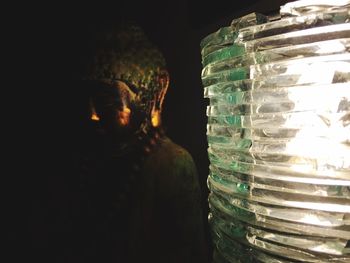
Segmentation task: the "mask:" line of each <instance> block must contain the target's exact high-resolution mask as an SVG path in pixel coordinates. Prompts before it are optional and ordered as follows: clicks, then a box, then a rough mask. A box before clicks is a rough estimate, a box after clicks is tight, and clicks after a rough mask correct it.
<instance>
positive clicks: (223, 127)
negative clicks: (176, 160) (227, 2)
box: [201, 0, 350, 263]
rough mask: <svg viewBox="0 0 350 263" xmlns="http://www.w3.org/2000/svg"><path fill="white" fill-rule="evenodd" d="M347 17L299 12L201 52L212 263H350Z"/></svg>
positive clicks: (342, 12)
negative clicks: (206, 120)
mask: <svg viewBox="0 0 350 263" xmlns="http://www.w3.org/2000/svg"><path fill="white" fill-rule="evenodd" d="M349 16H350V2H349V1H348V0H335V1H330V0H314V1H311V0H302V1H296V2H291V3H288V4H286V5H284V6H282V7H281V12H280V17H279V19H277V16H276V17H274V18H266V17H264V16H262V15H259V17H260V18H261V20H259V19H257V18H258V16H257V15H256V14H250V15H248V16H245V17H243V18H238V19H235V20H234V21H233V22H232V25H231V27H227V28H225V30H226V32H225V33H224V34H221V35H220V33H219V32H221V33H223V32H224V30H223V31H220V30H219V31H218V32H216V33H214V34H211V35H209V36H208V37H207V38H206V39H204V40H203V41H202V43H201V44H202V45H201V48H202V64H203V70H202V83H203V86H204V97H206V98H209V103H210V104H209V105H208V106H207V116H208V124H207V139H208V156H209V160H210V169H209V170H210V171H209V176H208V180H207V184H208V188H209V190H210V195H209V205H210V213H209V217H208V218H209V223H210V226H211V231H212V241H213V244H214V256H213V262H268V263H271V262H272V263H277V262H278V263H287V262H315V263H316V262H317V263H319V262H333V263H334V262H339V263H340V262H341V263H345V262H350V53H349V51H350V23H349V22H350V20H349ZM264 19H265V21H264ZM269 20H270V21H271V22H269ZM272 20H273V21H272ZM262 21H264V22H262ZM228 28H229V30H228V31H227V29H228ZM223 36H225V37H223ZM228 38H229V39H230V40H229V41H226V40H224V39H228ZM225 41H226V42H225ZM222 43H223V44H222Z"/></svg>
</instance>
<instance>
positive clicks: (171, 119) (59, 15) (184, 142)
mask: <svg viewBox="0 0 350 263" xmlns="http://www.w3.org/2000/svg"><path fill="white" fill-rule="evenodd" d="M286 2H288V1H282V0H270V1H269V0H245V1H233V0H230V1H227V0H215V1H189V0H187V1H186V0H177V1H175V0H174V1H158V0H151V1H126V0H119V1H115V2H114V3H112V4H111V3H109V4H103V3H102V2H101V3H98V4H97V3H88V1H86V2H84V3H81V4H75V5H73V4H70V5H67V4H63V3H52V4H50V5H47V6H38V8H37V9H36V10H33V7H32V9H31V11H30V12H29V11H28V12H27V14H29V17H30V18H28V20H27V19H26V18H27V17H28V16H26V17H25V18H24V19H23V22H21V23H22V25H23V28H22V29H24V30H22V31H21V32H23V33H21V34H22V35H21V37H20V40H21V42H19V45H20V46H21V48H22V49H23V47H24V51H25V52H26V53H30V54H31V55H32V56H31V59H30V60H29V64H28V65H27V67H26V70H28V72H29V70H30V74H29V75H31V76H34V82H33V84H32V86H30V93H31V95H32V97H35V98H33V99H32V100H31V101H30V109H27V110H28V113H29V114H30V116H39V117H36V118H31V119H30V120H29V121H28V123H25V124H24V123H23V124H22V123H21V125H20V126H22V128H23V127H25V128H26V129H28V132H27V135H30V136H28V137H29V138H27V139H26V140H27V141H29V142H30V146H28V147H25V148H26V149H25V150H24V151H22V155H26V156H25V159H27V161H26V162H25V163H26V164H28V166H26V168H25V169H26V171H29V170H28V168H29V167H32V168H33V171H34V172H32V173H31V175H30V176H28V177H27V176H25V178H24V179H23V182H24V184H27V185H26V186H25V187H23V189H22V188H17V187H15V191H11V192H12V194H11V197H10V199H11V201H12V202H9V205H8V206H9V208H10V210H9V214H10V215H11V217H10V218H11V219H10V224H8V226H9V227H8V233H9V234H8V241H9V244H10V245H11V244H15V243H17V242H19V243H20V244H21V245H23V246H24V247H26V248H27V250H23V251H27V252H28V254H27V255H26V256H29V255H33V256H34V257H35V258H36V259H40V258H41V257H43V255H44V254H45V253H46V252H45V251H46V249H47V248H48V246H49V244H48V243H49V242H51V241H48V240H49V239H50V238H49V236H50V231H51V230H52V229H51V230H50V227H52V225H51V223H50V222H53V221H55V216H56V215H58V214H59V211H58V212H57V213H55V212H52V203H51V202H52V198H55V196H56V197H57V196H61V193H60V189H62V188H61V187H62V185H63V184H65V182H64V181H65V180H66V179H67V178H64V177H65V176H67V174H69V173H66V170H65V169H68V167H67V162H66V161H67V158H68V157H67V156H69V155H70V154H71V153H70V152H69V151H70V147H69V146H70V143H72V142H71V141H70V138H71V137H72V136H70V134H74V133H77V132H78V131H79V123H77V122H75V120H76V119H75V117H74V116H75V115H74V114H78V111H77V109H78V108H79V107H78V106H79V102H78V101H79V92H77V91H75V90H72V85H68V84H67V83H70V82H71V81H72V79H73V78H74V75H75V74H76V73H77V72H78V71H79V68H80V67H81V63H82V61H84V56H85V55H86V52H87V51H88V47H87V45H86V43H87V41H88V32H89V30H90V29H91V28H92V27H95V26H101V25H102V26H103V25H104V24H108V23H113V21H117V20H119V19H120V18H124V19H133V20H135V21H136V22H138V24H139V25H140V26H141V27H143V29H144V30H145V32H146V34H147V35H148V37H149V38H150V40H151V41H152V42H153V43H154V44H155V45H156V46H158V47H159V49H160V50H161V51H162V52H163V54H164V57H165V59H166V62H167V67H168V71H169V74H170V87H169V90H168V93H167V96H166V98H165V102H164V112H163V124H164V126H165V129H166V133H167V135H168V136H169V137H170V138H171V139H172V140H173V141H174V142H175V143H177V144H179V145H181V146H183V147H184V148H185V149H187V150H188V151H189V152H190V154H191V155H192V157H193V159H194V161H195V163H196V166H197V169H198V173H199V180H200V185H201V188H202V197H203V207H204V213H205V215H207V213H208V210H207V209H208V207H207V195H208V190H207V186H206V178H207V175H208V166H209V161H208V157H207V152H206V150H207V141H206V121H207V119H206V113H205V111H206V106H207V104H208V101H207V100H206V99H204V98H203V87H202V85H201V79H200V77H201V69H202V65H201V55H200V41H201V40H202V39H203V38H204V37H205V36H207V35H208V34H210V33H212V32H214V31H216V30H218V29H219V28H221V27H224V26H228V25H229V24H230V22H231V20H232V19H234V18H237V17H240V16H243V15H245V14H248V13H250V12H253V11H255V12H260V13H263V14H269V13H271V12H275V11H278V9H279V6H280V5H282V4H284V3H286ZM34 9H35V8H34ZM42 10H45V11H42ZM24 12H26V11H25V10H24ZM19 16H20V15H18V16H17V17H19ZM29 21H31V23H30V26H28V25H27V27H24V26H25V25H26V23H27V22H29ZM21 27H22V26H21ZM12 34H14V35H15V34H16V33H12ZM23 43H25V45H22V44H23ZM27 62H28V61H27ZM17 67H18V65H17ZM39 87H40V88H39ZM28 88H29V87H28ZM23 94H25V92H24V93H23ZM23 97H25V95H23ZM72 112H74V113H73V114H72ZM32 127H37V128H38V129H35V131H34V130H32ZM39 141H40V143H39ZM28 149H29V151H28ZM34 152H39V154H34ZM24 153H25V154H24ZM23 164H24V163H23ZM22 168H23V167H22ZM27 173H29V172H25V174H27ZM22 174H23V173H22ZM16 180H17V179H13V181H14V182H13V183H14V185H16V184H17V181H16ZM29 186H30V187H29ZM28 189H29V190H28ZM18 192H22V193H25V194H24V195H17V193H18ZM67 201H68V202H69V200H62V205H63V204H65V203H66V202H67ZM23 203H25V204H28V205H29V206H27V207H29V209H23V210H22V209H19V208H18V207H20V206H21V207H22V206H23ZM23 218H29V220H27V222H24V223H23ZM57 220H58V219H57ZM23 232H25V233H26V234H28V235H26V236H27V237H26V238H22V237H21V236H22V233H23ZM12 248H13V250H10V252H11V253H12V259H13V262H17V260H16V258H17V257H19V256H23V254H22V255H21V253H17V251H18V246H17V245H15V246H12ZM208 251H210V245H209V244H208Z"/></svg>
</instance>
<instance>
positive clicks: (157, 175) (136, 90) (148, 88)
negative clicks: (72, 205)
mask: <svg viewBox="0 0 350 263" xmlns="http://www.w3.org/2000/svg"><path fill="white" fill-rule="evenodd" d="M96 39H97V42H96V43H97V45H96V47H97V48H96V52H95V55H94V57H93V60H92V61H91V63H89V66H88V67H87V71H86V72H87V74H86V75H85V76H84V81H83V82H84V85H85V86H86V89H87V90H88V91H89V94H90V105H91V108H90V109H91V126H90V128H91V136H90V139H89V144H91V145H90V146H89V147H87V148H86V149H88V150H87V151H86V152H85V153H84V154H83V157H82V158H81V163H82V165H81V167H83V169H81V174H82V175H81V178H83V179H82V180H83V181H84V182H83V183H82V188H83V189H84V190H83V191H82V193H83V195H85V197H83V198H81V200H82V202H81V205H82V207H84V208H82V211H85V212H82V213H81V215H85V216H81V238H80V239H81V241H82V244H81V247H82V249H81V251H80V252H79V254H80V258H83V260H82V261H84V262H123V263H124V262H125V263H127V262H162V263H172V262H174V263H175V262H176V263H179V262H181V263H185V262H191V263H195V262H206V252H205V241H204V236H205V235H204V229H203V215H202V209H201V198H200V189H199V183H198V177H197V171H196V167H195V164H194V162H193V159H192V157H191V156H190V154H189V153H188V152H187V151H186V150H185V149H184V148H182V147H180V146H178V145H176V144H175V143H173V142H172V141H171V140H170V139H169V138H168V137H166V135H165V134H164V131H163V129H162V121H161V112H162V106H163V101H164V96H165V94H166V92H167V89H168V86H169V74H168V72H167V70H166V67H165V61H164V58H163V56H162V54H161V53H160V52H159V51H158V50H157V49H156V48H155V47H154V46H153V45H152V43H151V42H150V41H149V40H148V39H147V37H146V36H145V34H144V32H143V31H142V30H141V29H140V28H139V27H138V26H136V25H134V24H130V23H127V24H123V23H122V24H118V25H117V26H114V27H112V28H107V29H106V30H105V31H104V32H100V34H98V35H97V37H96ZM84 209H85V210H84ZM84 229H85V230H87V232H88V233H89V234H86V233H84Z"/></svg>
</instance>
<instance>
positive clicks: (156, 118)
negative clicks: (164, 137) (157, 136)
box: [151, 110, 160, 127]
mask: <svg viewBox="0 0 350 263" xmlns="http://www.w3.org/2000/svg"><path fill="white" fill-rule="evenodd" d="M151 123H152V126H153V127H158V126H159V125H160V112H159V110H152V113H151Z"/></svg>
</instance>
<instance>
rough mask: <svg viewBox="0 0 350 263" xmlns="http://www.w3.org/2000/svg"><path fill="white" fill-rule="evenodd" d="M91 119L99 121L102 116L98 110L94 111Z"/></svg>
mask: <svg viewBox="0 0 350 263" xmlns="http://www.w3.org/2000/svg"><path fill="white" fill-rule="evenodd" d="M91 120H93V121H99V120H100V118H99V117H98V116H97V114H96V112H93V113H92V114H91Z"/></svg>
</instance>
